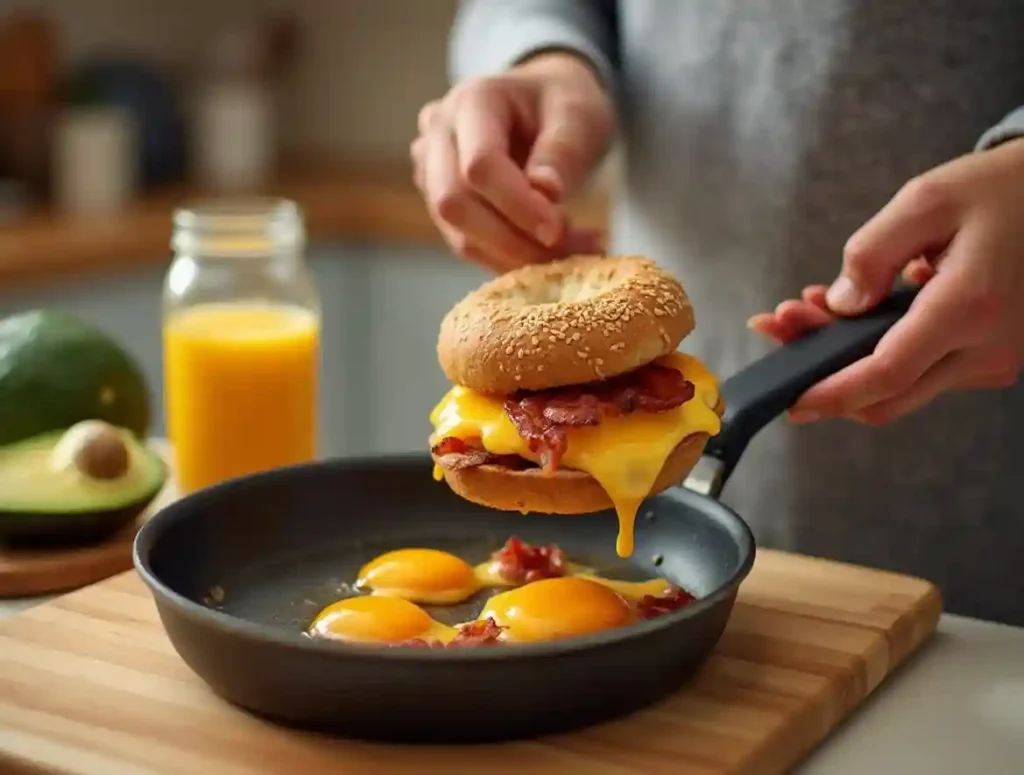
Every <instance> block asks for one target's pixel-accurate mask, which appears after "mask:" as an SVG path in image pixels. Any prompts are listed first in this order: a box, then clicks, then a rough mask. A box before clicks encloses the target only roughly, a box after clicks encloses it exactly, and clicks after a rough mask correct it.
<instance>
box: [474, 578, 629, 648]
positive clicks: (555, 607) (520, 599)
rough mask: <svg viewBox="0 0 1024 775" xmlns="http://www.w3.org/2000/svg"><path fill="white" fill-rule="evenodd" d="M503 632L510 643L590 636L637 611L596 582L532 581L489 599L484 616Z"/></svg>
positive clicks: (610, 590) (563, 579) (585, 580)
mask: <svg viewBox="0 0 1024 775" xmlns="http://www.w3.org/2000/svg"><path fill="white" fill-rule="evenodd" d="M488 617H490V618H492V619H494V621H495V622H496V623H497V624H498V626H499V627H504V628H505V634H504V638H505V639H506V640H508V641H510V642H527V641H543V640H555V639H558V638H569V637H573V636H576V635H589V634H591V633H594V632H600V631H601V630H609V629H612V628H615V627H622V626H623V625H626V624H630V623H631V622H632V621H633V620H634V613H633V607H632V606H631V605H630V604H629V601H628V600H626V598H625V597H623V596H622V595H621V594H619V593H618V592H616V591H615V590H614V589H612V588H611V587H610V586H608V585H606V584H602V583H599V582H598V581H595V580H593V579H587V578H580V577H576V576H564V577H562V578H555V579H542V580H541V581H533V582H530V583H529V584H526V585H524V586H522V587H519V588H517V589H510V590H508V591H506V592H501V593H499V594H497V595H495V596H494V597H492V598H491V599H490V600H488V601H487V603H486V605H485V606H484V609H483V611H481V612H480V618H481V619H486V618H488Z"/></svg>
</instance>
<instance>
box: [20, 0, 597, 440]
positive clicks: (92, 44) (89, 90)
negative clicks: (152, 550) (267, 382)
mask: <svg viewBox="0 0 1024 775" xmlns="http://www.w3.org/2000/svg"><path fill="white" fill-rule="evenodd" d="M455 7H456V0H429V1H428V2H423V0H343V1H342V2H338V1H337V0H290V1H289V2H285V1H283V0H175V1H173V2H172V0H47V1H46V2H18V0H14V2H13V3H12V2H11V0H7V2H5V3H3V4H0V317H2V316H4V315H8V314H12V313H15V312H20V311H22V310H27V309H32V308H40V307H44V308H49V309H57V310H62V311H66V312H70V313H72V314H76V315H79V316H81V317H83V318H85V319H87V320H89V321H91V322H93V323H96V324H97V325H99V326H101V327H102V328H103V329H105V330H106V331H108V332H109V333H110V334H112V335H113V336H115V337H116V338H117V339H118V340H119V341H120V342H121V343H122V344H123V345H124V346H125V347H126V348H127V349H128V350H129V351H130V352H131V353H132V354H133V355H134V356H135V357H136V358H137V359H138V360H139V362H140V363H141V365H142V366H143V368H144V369H145V371H146V375H147V378H148V381H149V384H150V387H151V390H152V392H153V396H154V399H155V403H156V405H157V406H159V407H161V408H160V414H161V416H160V417H159V418H158V421H157V423H156V428H155V430H156V432H157V433H162V432H163V428H164V423H163V417H162V396H161V385H162V383H163V378H162V374H161V357H162V356H161V337H160V326H161V322H160V294H161V285H162V282H163V276H164V272H165V270H166V267H167V265H168V263H169V261H170V247H169V239H170V230H171V221H170V218H171V212H172V210H173V208H174V206H175V205H177V204H180V203H184V202H187V201H189V200H194V199H196V198H197V197H206V196H210V195H225V196H227V195H235V194H247V193H256V194H269V195H274V196H284V197H288V198H291V199H294V200H295V201H296V202H298V204H299V205H300V206H301V207H302V208H303V210H304V213H305V217H306V228H307V232H308V235H309V248H308V251H307V259H308V261H309V263H310V266H311V267H312V271H313V272H314V274H315V276H316V279H317V283H318V288H319V292H320V295H321V297H322V299H323V307H324V309H323V370H322V381H321V413H320V416H321V425H322V427H321V429H320V431H321V439H322V442H321V450H322V452H323V453H324V454H326V455H342V456H344V455H356V454H367V453H382V452H401V451H410V450H420V451H421V450H422V449H423V447H424V444H425V438H426V435H427V433H428V422H427V415H428V412H429V410H430V409H431V408H432V406H433V404H434V402H435V401H436V400H437V398H439V397H440V396H441V394H442V392H443V391H444V390H445V389H446V383H445V380H444V378H443V376H442V375H441V372H440V369H439V368H438V366H437V361H436V354H435V349H434V345H435V337H436V332H437V325H438V324H439V322H440V319H441V316H442V315H443V314H444V312H445V311H447V309H448V307H449V306H450V305H451V304H452V303H453V302H454V301H456V300H457V299H458V298H459V297H460V296H461V295H463V294H464V293H465V292H466V291H467V290H469V289H470V288H472V287H473V286H474V285H476V284H477V283H479V282H480V281H481V280H482V279H484V277H485V274H484V273H483V272H482V271H481V270H478V269H476V268H475V267H472V266H468V265H466V264H465V263H463V262H460V261H458V260H456V259H454V258H453V257H452V256H451V255H450V254H449V253H448V252H447V251H446V250H445V249H444V246H443V244H442V243H441V241H440V238H439V236H438V235H437V233H436V231H435V229H434V228H433V226H432V224H431V223H430V221H429V219H428V217H427V214H426V211H425V209H424V207H423V204H422V202H421V200H420V198H419V196H418V194H417V192H416V190H415V188H414V187H413V185H412V183H411V180H410V170H409V161H408V145H409V142H410V141H411V140H412V138H413V136H414V132H415V127H416V114H417V112H418V111H419V108H420V107H421V106H422V104H423V103H424V102H426V101H427V100H429V99H431V98H434V97H437V96H440V95H441V94H443V93H444V91H445V90H446V88H447V80H446V79H447V75H446V66H445V59H446V57H445V46H446V39H447V35H448V28H449V25H450V23H451V19H452V16H453V13H454V10H455ZM603 203H604V196H603V195H602V187H601V186H598V187H597V188H596V189H595V190H594V191H593V192H590V193H588V194H587V195H586V196H585V197H583V198H582V199H581V200H580V201H579V202H576V203H574V209H575V210H576V211H577V213H578V214H579V217H580V218H581V219H582V220H585V221H590V222H592V223H594V224H596V223H600V222H603V219H604V204H603Z"/></svg>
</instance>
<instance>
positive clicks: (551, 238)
mask: <svg viewBox="0 0 1024 775" xmlns="http://www.w3.org/2000/svg"><path fill="white" fill-rule="evenodd" d="M534 236H535V237H536V238H537V241H538V242H539V243H540V244H541V245H543V246H544V247H546V248H553V247H554V246H555V243H556V242H558V237H559V234H558V224H555V223H551V221H541V222H540V224H539V225H538V226H537V230H536V231H535V232H534Z"/></svg>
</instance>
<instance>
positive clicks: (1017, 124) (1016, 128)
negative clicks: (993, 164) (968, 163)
mask: <svg viewBox="0 0 1024 775" xmlns="http://www.w3.org/2000/svg"><path fill="white" fill-rule="evenodd" d="M1018 137H1024V107H1020V108H1017V109H1016V110H1014V111H1012V112H1010V113H1008V114H1007V115H1006V116H1005V117H1004V118H1003V120H1002V121H1000V122H999V123H998V124H996V125H995V126H994V127H992V128H991V129H989V130H988V131H987V132H985V134H983V135H982V136H981V139H980V140H978V144H977V145H976V146H975V150H978V151H985V150H988V149H989V148H994V147H996V146H997V145H999V144H1001V143H1005V142H1006V141H1007V140H1014V139H1016V138H1018Z"/></svg>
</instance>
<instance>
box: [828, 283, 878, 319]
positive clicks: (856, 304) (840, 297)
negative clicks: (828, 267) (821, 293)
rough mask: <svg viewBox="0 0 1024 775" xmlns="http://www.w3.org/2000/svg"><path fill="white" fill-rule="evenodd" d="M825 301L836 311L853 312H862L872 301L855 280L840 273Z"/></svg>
mask: <svg viewBox="0 0 1024 775" xmlns="http://www.w3.org/2000/svg"><path fill="white" fill-rule="evenodd" d="M825 301H827V302H828V306H829V307H831V308H832V309H834V310H835V311H836V312H844V313H847V314H853V313H856V312H862V311H863V310H864V308H865V307H867V305H868V303H869V302H870V298H869V297H868V295H867V294H866V293H865V292H864V291H862V290H861V289H860V288H858V287H857V286H856V285H854V283H853V280H851V279H850V278H849V277H846V276H844V275H840V276H839V277H838V278H837V279H836V281H835V282H834V283H832V286H831V287H830V288H829V289H828V291H827V292H826V293H825Z"/></svg>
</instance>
